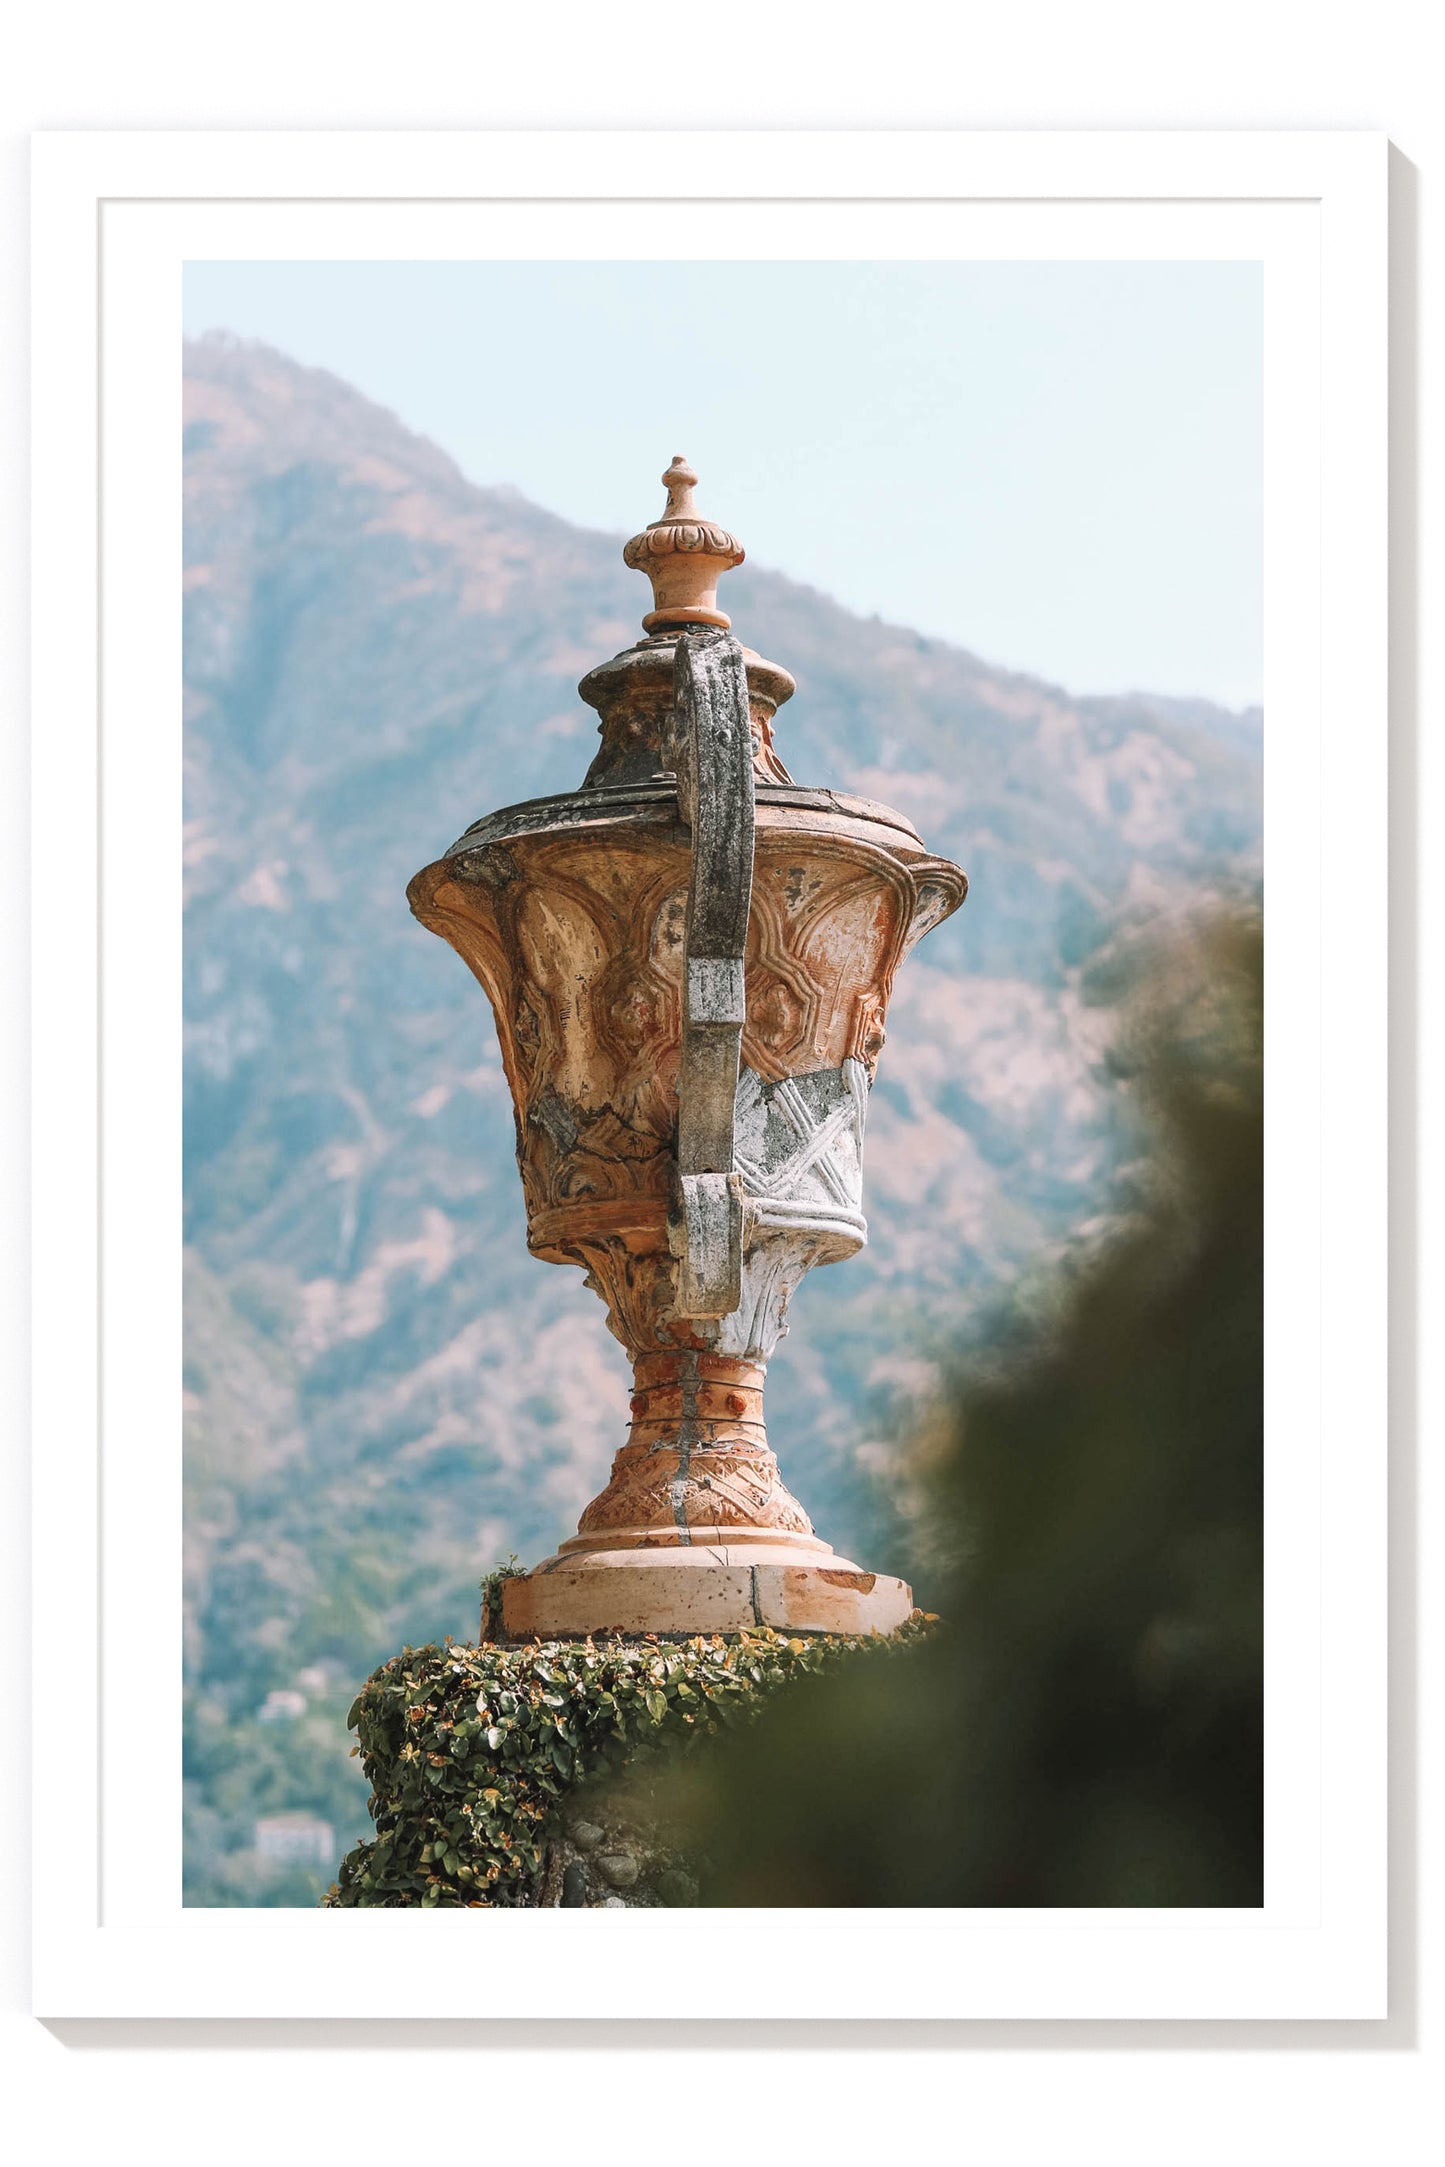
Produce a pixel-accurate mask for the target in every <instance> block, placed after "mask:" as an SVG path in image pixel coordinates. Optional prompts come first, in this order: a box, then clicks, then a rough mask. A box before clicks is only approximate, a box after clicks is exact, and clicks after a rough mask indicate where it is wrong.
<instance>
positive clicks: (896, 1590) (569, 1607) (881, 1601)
mask: <svg viewBox="0 0 1445 2167" xmlns="http://www.w3.org/2000/svg"><path fill="white" fill-rule="evenodd" d="M814 1547H815V1551H816V1553H817V1558H818V1562H816V1563H800V1562H797V1561H796V1555H797V1553H796V1548H795V1546H793V1545H789V1546H787V1547H786V1548H784V1547H783V1546H782V1545H780V1546H779V1551H778V1553H776V1554H773V1555H770V1554H769V1553H768V1552H767V1551H766V1550H762V1549H761V1548H760V1546H759V1545H758V1544H757V1543H756V1541H755V1540H753V1541H748V1540H733V1541H731V1542H728V1541H726V1540H725V1539H723V1540H719V1541H714V1542H710V1543H709V1544H708V1546H707V1548H706V1549H691V1548H684V1547H681V1546H678V1547H674V1548H670V1549H654V1550H644V1549H641V1548H638V1549H632V1550H626V1549H621V1548H619V1549H615V1550H604V1551H600V1552H595V1553H593V1554H592V1555H591V1556H581V1557H578V1558H577V1559H576V1561H575V1562H574V1561H573V1560H572V1559H571V1558H569V1557H568V1556H567V1555H566V1554H565V1551H564V1553H563V1554H560V1555H559V1556H558V1557H556V1558H549V1559H547V1560H546V1562H545V1563H544V1564H542V1565H539V1566H538V1567H537V1569H536V1570H535V1572H531V1573H528V1574H526V1575H525V1576H524V1577H520V1578H518V1579H515V1580H508V1581H507V1582H506V1583H505V1584H504V1587H503V1591H502V1617H503V1623H504V1627H505V1630H506V1632H507V1634H508V1635H509V1636H510V1637H511V1638H512V1639H516V1640H524V1639H528V1638H530V1637H531V1636H532V1635H533V1634H536V1635H539V1636H540V1637H541V1638H542V1639H543V1640H548V1639H555V1638H558V1637H559V1636H561V1635H562V1634H564V1633H594V1634H600V1633H624V1634H642V1633H737V1632H745V1631H747V1630H748V1628H749V1627H751V1626H754V1625H770V1626H772V1627H773V1628H774V1629H775V1630H776V1631H778V1632H805V1633H893V1632H896V1631H897V1629H898V1627H899V1626H900V1625H903V1624H904V1623H905V1622H906V1621H907V1619H908V1618H909V1617H910V1616H911V1615H912V1611H913V1594H912V1590H911V1589H910V1588H909V1586H908V1584H907V1582H906V1581H903V1580H897V1579H894V1578H893V1577H892V1576H891V1575H890V1574H887V1573H868V1572H863V1571H861V1570H860V1569H859V1568H858V1567H857V1566H855V1565H852V1564H850V1563H849V1561H848V1560H847V1559H846V1558H839V1557H837V1556H835V1555H834V1553H833V1552H832V1551H831V1550H829V1549H828V1547H827V1545H826V1544H824V1543H817V1542H816V1540H815V1545H814ZM779 1555H781V1556H782V1557H783V1558H784V1559H788V1558H789V1557H791V1558H792V1559H793V1562H782V1563H780V1562H779ZM749 1558H751V1559H753V1560H754V1561H755V1562H749Z"/></svg>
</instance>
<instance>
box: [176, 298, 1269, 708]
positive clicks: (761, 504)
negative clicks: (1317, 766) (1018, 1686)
mask: <svg viewBox="0 0 1445 2167" xmlns="http://www.w3.org/2000/svg"><path fill="white" fill-rule="evenodd" d="M1262 297H1263V288H1262V278H1261V273H1260V269H1259V267H1258V265H1255V264H1248V263H1032V264H1030V263H931V262H930V263H817V262H812V263H636V262H626V263H198V264H191V265H188V266H187V270H186V282H185V321H186V329H187V330H188V331H190V332H199V331H204V330H209V329H212V328H224V329H227V330H231V331H236V332H240V333H242V334H243V335H245V336H247V337H252V338H260V339H265V340H266V341H268V342H269V343H270V344H272V345H274V346H279V347H281V348H282V349H283V350H284V351H285V352H287V353H289V354H292V355H294V356H295V357H296V358H297V359H298V360H300V361H305V362H310V363H314V364H318V365H320V366H322V367H325V368H328V369H332V370H334V371H335V372H336V374H337V375H339V376H343V377H345V378H346V379H347V380H348V381H349V382H350V383H353V384H355V385H356V386H358V388H359V389H360V390H362V391H364V392H366V393H367V394H368V396H369V397H371V398H373V399H376V400H378V401H379V402H380V403H381V404H382V405H383V406H387V407H390V408H391V409H392V410H393V411H394V412H396V413H397V414H399V415H400V416H401V418H402V420H403V421H405V422H406V423H407V424H408V425H409V426H410V427H412V428H413V429H416V430H419V431H421V432H422V433H423V434H424V435H426V436H429V437H431V438H432V439H433V440H434V441H435V442H436V443H438V444H440V445H442V446H443V447H444V448H445V449H446V450H447V451H448V452H450V453H451V454H452V456H453V457H454V458H455V459H456V460H457V462H458V464H459V465H460V466H461V468H462V470H463V471H464V472H465V473H466V474H468V475H469V476H470V477H471V478H472V479H473V480H474V481H478V482H509V483H512V484H513V485H515V486H516V487H517V488H518V489H521V490H522V491H524V492H525V494H526V495H527V496H529V497H531V498H532V499H533V500H534V501H535V502H537V503H539V504H543V505H546V506H547V507H548V508H549V509H550V510H552V511H556V512H560V513H562V514H563V515H564V516H565V517H566V518H568V519H570V520H574V521H576V522H578V523H579V524H581V525H584V526H591V527H602V528H608V529H612V530H614V531H615V532H616V533H618V534H619V535H624V534H629V533H631V532H633V531H634V530H635V529H636V528H637V527H639V526H641V525H643V524H644V523H645V522H646V521H647V520H649V519H655V518H656V517H657V515H658V513H659V512H660V511H661V510H662V503H663V496H662V490H661V488H660V486H659V484H658V480H657V477H658V476H659V475H660V474H661V472H662V469H663V468H664V467H665V466H666V464H667V462H668V460H669V459H670V458H671V456H672V454H673V453H674V452H677V451H681V452H684V453H685V454H686V455H687V457H688V458H689V459H691V461H692V463H693V465H694V466H695V467H696V468H697V470H698V472H699V474H700V475H701V477H702V486H701V488H700V490H699V492H698V495H699V501H700V503H701V505H702V508H703V510H704V511H705V512H707V513H708V514H709V515H710V516H711V517H713V518H715V519H718V520H720V521H722V522H723V523H724V524H725V525H726V526H729V527H731V529H732V530H733V532H734V533H735V534H736V535H737V536H738V537H739V539H740V540H741V541H742V542H743V543H744V545H745V546H746V548H747V550H748V554H749V556H750V558H751V559H752V561H753V562H754V563H757V564H760V565H773V566H777V567H778V568H779V569H781V570H783V571H785V572H788V573H790V574H792V575H793V577H795V578H797V579H802V580H806V581H808V582H809V583H810V584H811V585H813V586H817V587H821V588H823V589H824V590H825V591H826V592H827V593H829V594H832V595H834V596H836V597H837V598H838V600H839V601H841V602H844V603H846V604H847V605H848V607H849V608H851V609H854V610H857V611H860V612H862V613H864V614H868V613H871V612H874V611H876V612H877V613H878V614H879V615H881V616H883V617H886V618H890V619H892V620H894V621H896V622H899V623H903V624H908V625H913V626H915V627H917V628H918V629H919V630H920V631H923V632H927V633H931V634H935V635H937V636H940V637H942V638H945V639H949V640H954V641H957V642H958V643H959V644H960V645H962V646H966V647H970V648H972V649H973V650H974V651H975V652H976V653H978V654H980V655H982V656H984V657H986V658H987V659H988V660H990V661H993V662H1000V663H1004V664H1006V665H1008V666H1009V667H1011V668H1014V669H1020V670H1027V671H1030V672H1033V673H1035V674H1037V675H1040V676H1043V677H1047V678H1051V679H1053V680H1055V681H1056V682H1058V683H1060V684H1063V685H1065V686H1067V687H1068V688H1069V689H1070V690H1071V691H1075V692H1122V691H1129V690H1148V691H1155V692H1170V693H1183V694H1188V693H1199V694H1205V695H1207V696H1209V697H1211V698H1213V699H1217V700H1222V701H1224V702H1225V703H1226V704H1228V705H1230V706H1238V705H1242V704H1244V703H1246V702H1249V701H1252V700H1256V699H1258V698H1259V691H1260V674H1261V622H1262V608H1261V394H1262V375H1261V361H1262ZM639 607H640V605H639ZM739 630H740V631H742V632H743V633H744V634H745V633H746V627H744V626H740V627H739Z"/></svg>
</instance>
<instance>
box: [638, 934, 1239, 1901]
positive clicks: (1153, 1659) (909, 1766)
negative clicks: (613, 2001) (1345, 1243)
mask: <svg viewBox="0 0 1445 2167" xmlns="http://www.w3.org/2000/svg"><path fill="white" fill-rule="evenodd" d="M1101 968H1104V967H1101ZM1107 969H1108V970H1110V971H1112V972H1113V973H1114V976H1115V979H1116V981H1117V983H1116V984H1115V985H1113V986H1100V987H1099V989H1098V990H1099V992H1100V995H1101V997H1109V998H1116V997H1118V996H1119V995H1121V994H1122V995H1123V996H1124V1000H1123V1014H1124V1016H1125V1018H1126V1023H1125V1027H1124V1029H1123V1031H1122V1033H1121V1036H1120V1039H1119V1042H1118V1044H1117V1047H1116V1050H1115V1055H1114V1064H1115V1066H1116V1068H1117V1070H1118V1071H1119V1073H1120V1075H1121V1077H1122V1078H1124V1079H1125V1080H1126V1082H1127V1086H1128V1088H1129V1089H1130V1090H1131V1091H1132V1093H1133V1094H1134V1095H1135V1097H1136V1099H1137V1103H1138V1106H1139V1110H1140V1113H1141V1115H1142V1116H1143V1120H1144V1124H1145V1129H1146V1133H1147V1134H1148V1135H1149V1136H1150V1138H1151V1148H1150V1151H1149V1154H1148V1157H1147V1159H1146V1161H1145V1162H1143V1163H1142V1164H1141V1165H1140V1167H1138V1168H1137V1169H1136V1170H1135V1194H1134V1196H1133V1198H1132V1209H1131V1210H1130V1212H1129V1214H1128V1215H1127V1216H1126V1218H1125V1220H1124V1221H1123V1223H1122V1226H1119V1225H1116V1226H1115V1229H1114V1231H1113V1232H1112V1233H1111V1234H1110V1235H1109V1236H1108V1238H1107V1239H1106V1240H1103V1241H1101V1242H1100V1243H1099V1244H1098V1245H1097V1246H1096V1247H1095V1248H1094V1250H1093V1251H1092V1252H1091V1253H1089V1254H1087V1255H1086V1256H1084V1257H1082V1258H1075V1259H1074V1261H1073V1262H1072V1263H1071V1264H1069V1265H1067V1266H1057V1267H1055V1268H1054V1269H1053V1270H1052V1271H1051V1272H1050V1273H1049V1274H1048V1275H1046V1276H1045V1277H1044V1278H1043V1279H1041V1280H1038V1281H1036V1282H1035V1283H1034V1284H1033V1285H1032V1287H1031V1288H1030V1289H1029V1290H1028V1292H1027V1294H1026V1295H1024V1296H1021V1297H1020V1299H1019V1301H1018V1303H1017V1305H1016V1307H1015V1310H1014V1312H1013V1314H1012V1315H1011V1317H1010V1318H1008V1319H1007V1320H1005V1322H1004V1324H1003V1325H1002V1326H1001V1329H1000V1332H999V1334H998V1335H997V1337H996V1338H995V1339H994V1341H993V1344H992V1346H991V1348H990V1349H989V1350H988V1352H987V1353H986V1354H985V1355H982V1356H979V1355H974V1356H972V1357H970V1358H969V1359H968V1361H967V1363H966V1365H964V1366H961V1367H960V1369H959V1372H958V1374H957V1375H956V1376H955V1377H954V1379H953V1382H952V1387H951V1389H950V1391H949V1393H948V1394H947V1395H946V1397H945V1399H944V1401H943V1402H942V1404H941V1405H940V1408H939V1410H938V1412H937V1414H936V1416H935V1419H934V1421H933V1424H932V1427H931V1430H930V1432H929V1435H928V1437H927V1438H926V1440H925V1444H924V1447H923V1451H922V1464H921V1465H920V1467H919V1470H918V1481H919V1486H920V1494H921V1502H922V1512H921V1515H920V1524H921V1525H923V1526H925V1527H927V1528H928V1529H929V1531H930V1542H931V1545H932V1558H933V1564H934V1569H935V1571H936V1572H937V1574H938V1579H937V1582H936V1585H937V1586H938V1588H939V1591H940V1600H939V1608H940V1609H941V1610H942V1611H943V1613H944V1616H945V1620H946V1624H945V1627H944V1629H943V1630H941V1631H939V1632H938V1633H936V1634H933V1635H930V1636H927V1637H926V1638H925V1639H924V1640H923V1641H922V1642H921V1643H920V1644H919V1645H917V1646H916V1647H914V1648H913V1649H912V1650H911V1651H910V1652H909V1653H908V1656H907V1659H906V1660H905V1661H902V1662H899V1663H896V1664H890V1665H888V1666H886V1668H879V1667H876V1666H869V1665H864V1666H858V1665H851V1666H847V1667H846V1668H845V1669H844V1670H843V1671H842V1672H841V1673H837V1674H833V1675H830V1676H826V1677H823V1678H820V1679H809V1680H807V1681H804V1682H801V1683H799V1684H797V1685H795V1686H792V1687H789V1688H788V1689H787V1690H786V1691H785V1692H784V1693H783V1694H781V1695H780V1696H779V1697H778V1699H777V1700H776V1701H774V1702H773V1703H772V1704H771V1705H770V1707H769V1708H768V1710H767V1711H766V1712H765V1713H764V1715H763V1716H762V1718H761V1719H760V1721H759V1722H758V1723H757V1724H756V1725H755V1726H753V1727H751V1728H750V1729H749V1730H748V1732H747V1733H746V1734H744V1735H742V1736H740V1737H738V1738H735V1739H731V1740H729V1741H727V1743H726V1746H725V1748H724V1749H722V1750H714V1751H711V1752H710V1753H709V1754H708V1755H707V1756H705V1757H704V1758H702V1759H701V1760H695V1761H694V1762H693V1764H692V1765H691V1767H690V1768H688V1769H680V1770H679V1771H678V1773H677V1778H676V1783H675V1792H674V1810H675V1812H676V1814H677V1815H678V1817H679V1822H680V1824H681V1827H682V1828H683V1830H684V1831H685V1834H686V1840H687V1841H688V1842H689V1844H690V1846H691V1848H692V1849H693V1850H694V1851H695V1852H697V1853H700V1854H702V1855H704V1856H706V1857H707V1858H708V1859H709V1860H710V1861H711V1863H712V1867H713V1869H714V1870H713V1871H712V1872H711V1874H710V1877H709V1878H708V1880H706V1881H705V1883H704V1888H703V1900H704V1902H711V1903H715V1904H716V1903H722V1904H788V1905H796V1904H843V1905H854V1904H887V1905H907V1904H929V1905H937V1904H957V1905H969V1906H985V1907H987V1906H1032V1905H1038V1906H1052V1905H1064V1906H1068V1905H1255V1904H1258V1903H1260V1902H1261V1901H1262V1878H1263V1869H1262V1765H1263V1723H1262V1628H1261V1590H1262V1525H1261V1506H1262V1448H1263V1412H1262V1362H1263V1342H1262V1320H1263V1276H1262V1273H1263V1226H1262V1170H1263V1161H1262V1113H1263V1092H1262V1060H1261V1057H1262V980H1263V947H1262V938H1261V934H1260V929H1259V925H1258V922H1257V920H1256V919H1255V918H1254V917H1253V916H1251V915H1248V914H1243V915H1241V914H1236V915H1232V916H1230V917H1229V918H1227V919H1224V920H1215V921H1214V922H1212V923H1210V924H1209V925H1207V926H1204V927H1200V928H1196V929H1195V931H1194V932H1193V934H1192V935H1191V936H1190V937H1187V938H1183V939H1180V940H1178V941H1176V942H1175V943H1174V944H1173V945H1172V946H1171V947H1169V948H1168V949H1166V950H1161V951H1159V952H1157V953H1155V954H1154V955H1153V956H1152V957H1151V958H1150V959H1149V961H1148V963H1147V966H1146V967H1143V968H1142V969H1141V967H1140V963H1139V959H1138V957H1137V955H1134V956H1127V955H1126V956H1124V957H1122V958H1116V959H1115V960H1114V962H1113V963H1112V964H1110V965H1109V966H1107Z"/></svg>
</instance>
